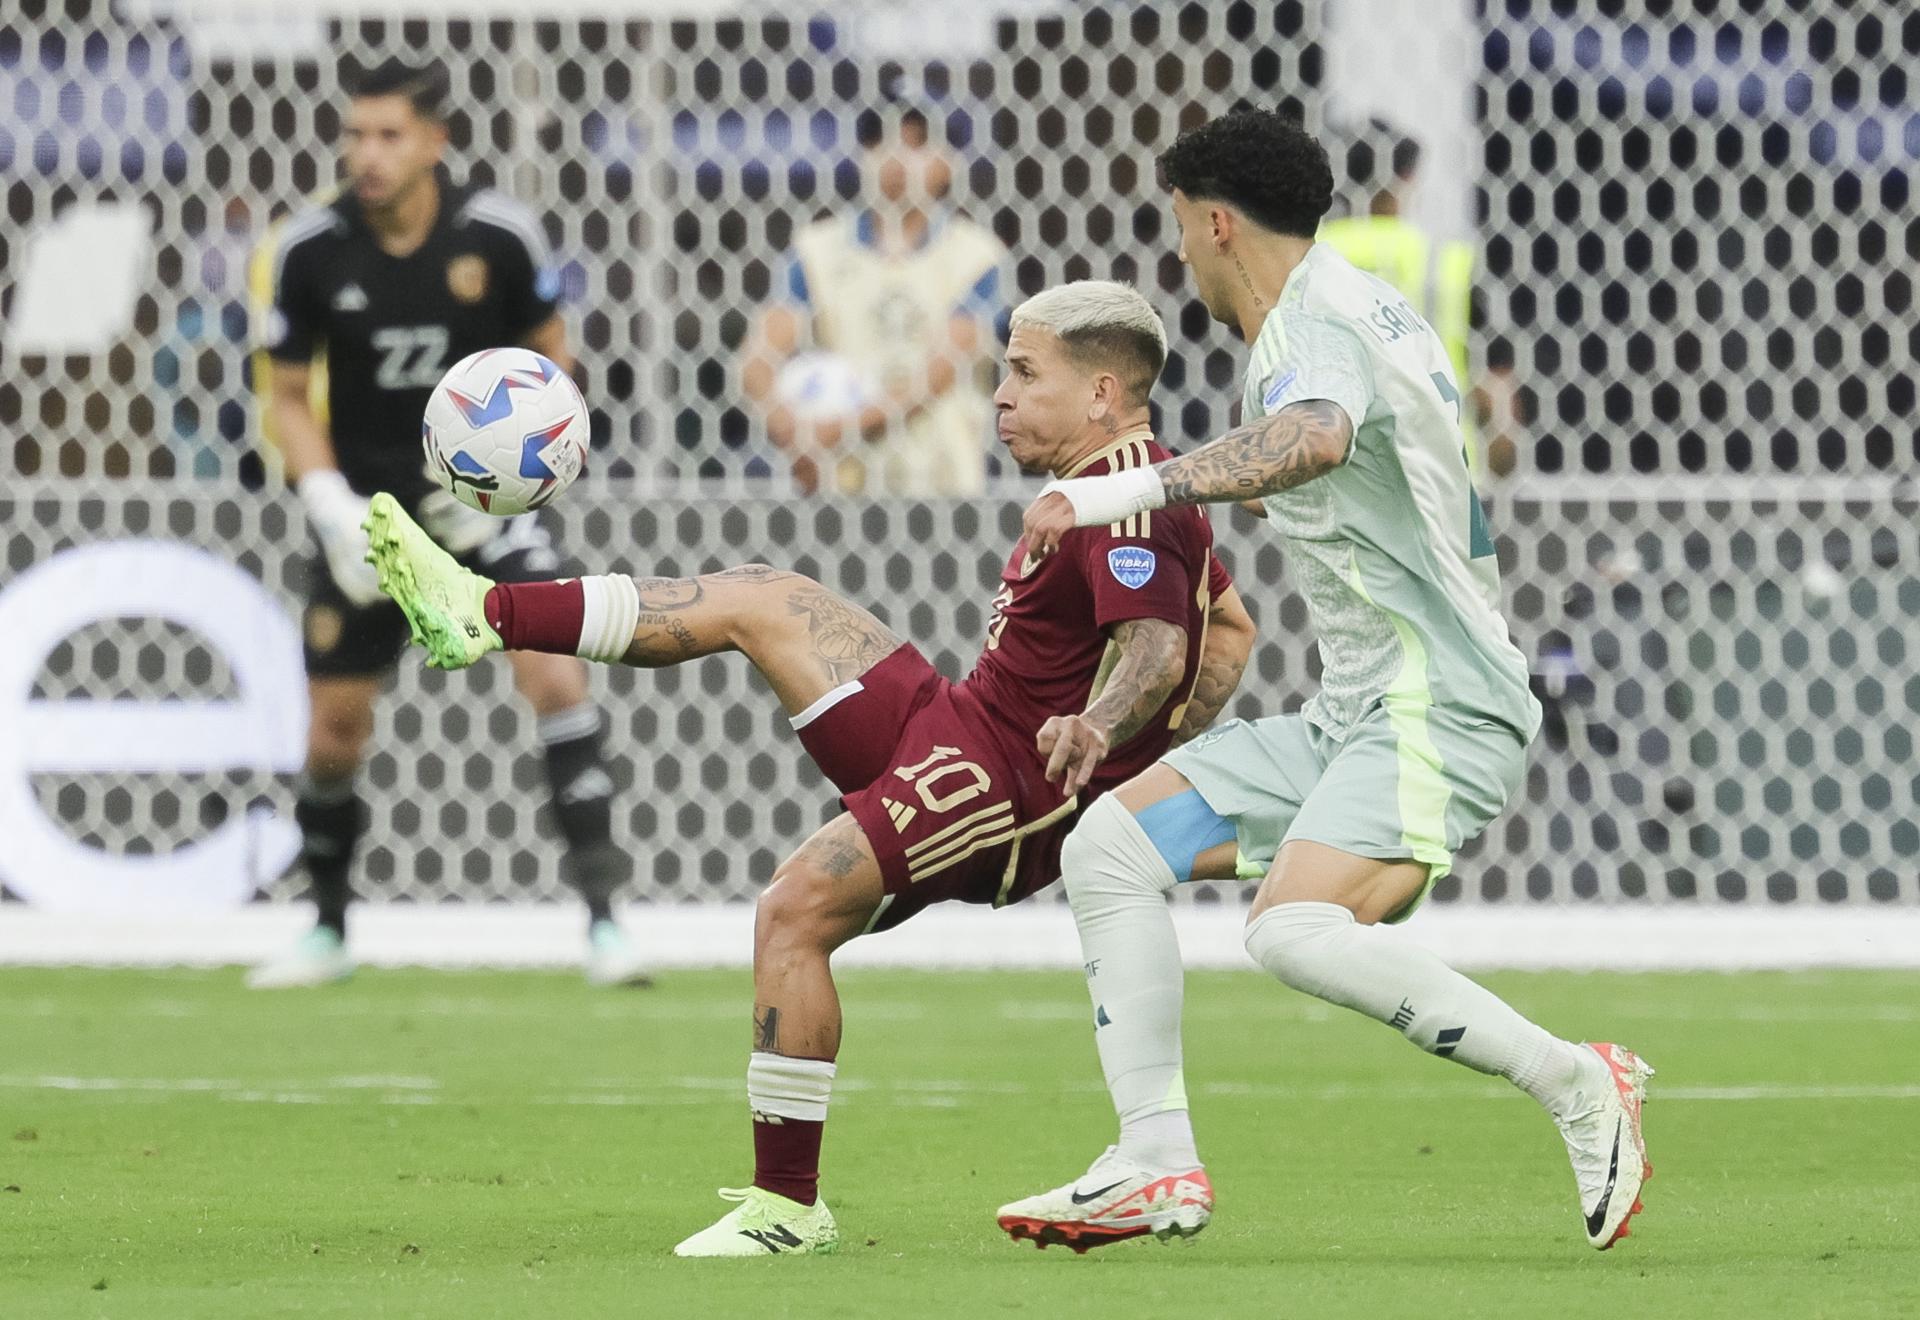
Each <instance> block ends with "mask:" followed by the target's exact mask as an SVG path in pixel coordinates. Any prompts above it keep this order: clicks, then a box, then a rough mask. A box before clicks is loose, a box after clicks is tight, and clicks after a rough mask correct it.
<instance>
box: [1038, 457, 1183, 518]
mask: <svg viewBox="0 0 1920 1320" xmlns="http://www.w3.org/2000/svg"><path fill="white" fill-rule="evenodd" d="M1040 493H1041V494H1042V495H1048V494H1053V495H1064V496H1066V497H1067V503H1069V504H1071V505H1072V506H1073V521H1074V525H1075V526H1076V527H1098V526H1100V525H1101V524H1102V523H1116V522H1119V521H1120V520H1121V519H1123V518H1131V517H1132V516H1133V515H1134V514H1136V513H1145V512H1147V511H1148V510H1150V509H1158V508H1162V507H1164V506H1165V504H1166V502H1167V488H1166V487H1165V486H1163V485H1161V483H1160V474H1159V473H1158V472H1155V471H1154V470H1153V469H1152V468H1150V467H1141V468H1128V469H1126V470H1125V471H1124V472H1109V473H1107V474H1105V475H1104V476H1098V477H1075V478H1073V479H1072V480H1071V481H1049V482H1048V483H1047V484H1046V486H1045V487H1044V488H1042V490H1041V491H1040Z"/></svg>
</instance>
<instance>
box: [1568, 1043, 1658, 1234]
mask: <svg viewBox="0 0 1920 1320" xmlns="http://www.w3.org/2000/svg"><path fill="white" fill-rule="evenodd" d="M1586 1048H1587V1049H1590V1050H1592V1051H1593V1052H1594V1053H1595V1054H1596V1055H1598V1056H1599V1058H1600V1062H1601V1063H1602V1064H1604V1065H1605V1066H1606V1070H1607V1071H1606V1077H1607V1081H1606V1083H1605V1084H1603V1085H1600V1086H1596V1087H1595V1088H1594V1091H1593V1093H1592V1094H1591V1095H1590V1096H1588V1097H1586V1099H1587V1100H1588V1101H1589V1102H1590V1103H1589V1104H1588V1106H1587V1107H1586V1108H1584V1109H1581V1110H1580V1111H1578V1112H1576V1113H1573V1114H1570V1115H1568V1116H1567V1117H1565V1118H1558V1119H1555V1120H1554V1121H1555V1123H1557V1124H1558V1125H1559V1128H1560V1135H1561V1136H1562V1137H1565V1138H1566V1142H1567V1157H1568V1158H1569V1159H1570V1160H1572V1161H1573V1179H1574V1182H1575V1183H1576V1184H1577V1185H1578V1187H1579V1189H1580V1213H1581V1215H1582V1216H1583V1217H1584V1218H1585V1220H1586V1227H1587V1241H1588V1242H1589V1243H1591V1244H1592V1245H1593V1246H1594V1247H1596V1248H1598V1249H1599V1250H1601V1251H1605V1250H1606V1249H1607V1248H1608V1247H1611V1246H1612V1245H1613V1244H1614V1243H1616V1242H1618V1241H1619V1240H1620V1239H1621V1238H1623V1237H1626V1236H1627V1221H1628V1220H1629V1219H1632V1218H1633V1217H1634V1216H1635V1215H1636V1214H1638V1213H1639V1212H1640V1210H1641V1204H1640V1185H1641V1184H1642V1183H1644V1182H1645V1181H1646V1180H1647V1179H1649V1178H1651V1177H1653V1165H1652V1164H1651V1163H1649V1162H1648V1160H1647V1141H1646V1136H1645V1134H1644V1133H1643V1132H1642V1131H1641V1127H1640V1107H1641V1106H1642V1105H1643V1104H1645V1103H1646V1099H1647V1079H1648V1078H1649V1077H1651V1076H1653V1068H1652V1066H1651V1065H1650V1064H1648V1063H1647V1061H1646V1060H1645V1059H1642V1058H1641V1057H1640V1056H1639V1055H1637V1054H1635V1053H1634V1052H1633V1051H1632V1050H1630V1049H1627V1048H1626V1047H1625V1046H1623V1045H1610V1044H1597V1045H1596V1044H1589V1045H1587V1046H1586Z"/></svg>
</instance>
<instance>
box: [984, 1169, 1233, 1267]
mask: <svg viewBox="0 0 1920 1320" xmlns="http://www.w3.org/2000/svg"><path fill="white" fill-rule="evenodd" d="M1212 1218H1213V1184H1212V1183H1210V1182H1208V1181H1207V1171H1206V1170H1205V1169H1202V1168H1192V1169H1186V1170H1182V1171H1177V1172H1172V1173H1167V1172H1161V1171H1157V1170H1153V1169H1148V1168H1143V1167H1142V1166H1140V1165H1138V1164H1135V1163H1134V1162H1133V1161H1132V1160H1130V1159H1127V1158H1126V1157H1125V1156H1123V1155H1121V1154H1120V1152H1119V1150H1118V1149H1117V1148H1115V1147H1112V1146H1109V1147H1108V1148H1107V1151H1106V1153H1105V1154H1104V1155H1102V1156H1101V1157H1100V1158H1099V1159H1097V1160H1095V1161H1094V1162H1093V1167H1092V1168H1090V1169H1088V1170H1087V1171H1086V1173H1085V1174H1084V1175H1082V1176H1081V1177H1080V1178H1078V1179H1076V1180H1075V1181H1073V1182H1070V1183H1068V1184H1067V1185H1066V1186H1064V1187H1056V1188H1054V1189H1053V1190H1052V1191H1050V1192H1042V1193H1040V1194H1039V1195H1038V1196H1029V1197H1027V1198H1026V1199H1025V1200H1023V1201H1015V1202H1013V1203H1012V1204H1011V1205H1003V1206H1001V1207H1000V1217H999V1222H1000V1227H1001V1228H1002V1229H1004V1230H1006V1232H1007V1234H1008V1235H1009V1236H1011V1237H1012V1238H1013V1239H1014V1241H1016V1242H1018V1241H1020V1240H1022V1239H1031V1240H1032V1241H1033V1242H1034V1243H1035V1244H1036V1245H1038V1246H1039V1247H1040V1248H1041V1249H1042V1250H1044V1249H1046V1248H1047V1247H1049V1246H1051V1245H1053V1244H1054V1243H1056V1242H1057V1243H1060V1244H1062V1245H1064V1246H1067V1247H1070V1248H1072V1249H1073V1250H1074V1251H1075V1252H1086V1251H1090V1250H1092V1249H1093V1248H1094V1247H1104V1246H1106V1245H1107V1244H1108V1243H1111V1242H1125V1241H1126V1240H1128V1239H1129V1238H1137V1237H1145V1236H1146V1235H1147V1234H1149V1233H1151V1234H1153V1235H1154V1236H1155V1237H1157V1238H1159V1239H1160V1240H1161V1241H1162V1242H1165V1241H1167V1240H1168V1239H1169V1238H1176V1237H1192V1236H1193V1235H1194V1234H1196V1233H1198V1232H1199V1231H1200V1230H1201V1229H1203V1228H1205V1227H1206V1226H1207V1221H1208V1220H1210V1219H1212Z"/></svg>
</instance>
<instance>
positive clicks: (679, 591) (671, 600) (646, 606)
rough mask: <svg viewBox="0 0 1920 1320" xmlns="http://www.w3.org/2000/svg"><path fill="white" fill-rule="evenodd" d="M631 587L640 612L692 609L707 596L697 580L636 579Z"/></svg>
mask: <svg viewBox="0 0 1920 1320" xmlns="http://www.w3.org/2000/svg"><path fill="white" fill-rule="evenodd" d="M633 585H634V588H635V589H636V590H637V591H639V593H640V608H641V609H642V610H652V611H659V610H686V609H692V608H693V607H694V606H695V605H698V604H699V603H700V602H701V600H702V599H703V598H705V596H706V594H707V593H706V588H704V587H702V586H701V585H700V579H699V578H664V577H637V578H635V579H634V580H633Z"/></svg>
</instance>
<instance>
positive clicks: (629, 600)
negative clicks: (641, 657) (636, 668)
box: [574, 573, 640, 665]
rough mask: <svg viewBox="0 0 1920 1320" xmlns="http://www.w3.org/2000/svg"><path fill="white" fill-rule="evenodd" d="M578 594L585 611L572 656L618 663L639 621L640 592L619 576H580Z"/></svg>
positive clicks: (605, 662)
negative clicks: (583, 599) (582, 599)
mask: <svg viewBox="0 0 1920 1320" xmlns="http://www.w3.org/2000/svg"><path fill="white" fill-rule="evenodd" d="M580 591H581V594H582V596H583V597H584V598H585V604H586V611H585V613H584V614H583V615H582V617H581V620H580V644H579V645H578V646H576V647H575V648H574V654H575V655H577V656H579V657H580V658H581V659H583V660H598V661H601V662H602V663H604V664H610V665H611V664H618V663H619V662H620V661H622V660H624V659H626V655H627V648H628V647H630V646H632V645H633V630H634V628H635V626H636V625H638V624H639V622H640V589H639V588H638V587H636V586H634V585H633V579H632V578H630V577H627V576H626V575H625V574H623V573H611V574H607V575H605V576H602V577H583V578H581V579H580Z"/></svg>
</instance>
